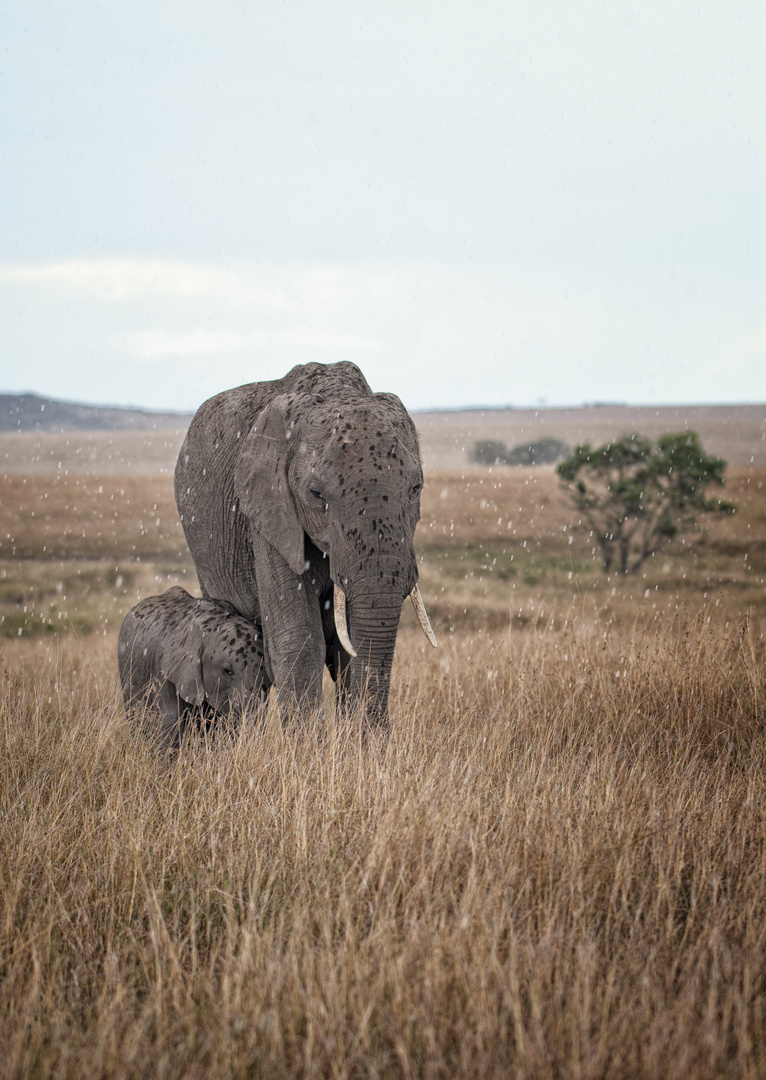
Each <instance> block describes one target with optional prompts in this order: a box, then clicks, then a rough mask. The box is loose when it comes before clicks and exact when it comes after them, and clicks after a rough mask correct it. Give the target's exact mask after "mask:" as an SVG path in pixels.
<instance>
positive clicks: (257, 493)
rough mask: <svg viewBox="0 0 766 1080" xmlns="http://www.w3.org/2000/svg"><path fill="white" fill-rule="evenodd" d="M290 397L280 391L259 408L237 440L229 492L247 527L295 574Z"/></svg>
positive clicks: (299, 546)
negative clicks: (247, 430)
mask: <svg viewBox="0 0 766 1080" xmlns="http://www.w3.org/2000/svg"><path fill="white" fill-rule="evenodd" d="M290 403H291V398H290V397H289V396H288V395H285V394H283V395H281V396H280V397H277V398H275V399H274V400H273V401H272V402H271V403H270V404H269V405H267V406H266V408H265V409H264V410H263V411H262V412H261V413H259V415H258V419H257V420H256V421H255V424H254V426H253V428H252V430H251V431H250V433H249V434H248V435H247V436H246V438H245V439H243V442H242V450H241V452H240V457H239V461H238V462H237V466H236V468H235V470H234V492H235V494H236V496H237V500H238V503H239V509H240V510H241V512H242V513H243V514H245V515H246V516H247V518H248V520H249V522H250V527H251V528H252V529H253V530H254V531H255V532H256V533H257V534H258V535H259V536H262V537H263V538H264V539H265V540H267V541H268V543H270V544H271V545H272V547H275V548H276V549H277V551H278V552H279V553H280V555H281V556H282V558H283V559H284V560H285V561H286V562H287V564H288V565H289V567H290V569H291V570H292V571H293V572H294V573H296V574H302V573H303V571H304V570H305V561H304V560H305V554H304V534H303V526H302V525H301V523H300V520H299V519H298V513H297V510H296V509H295V502H294V501H293V495H292V492H291V490H290V484H289V481H288V476H287V467H288V465H289V463H290V458H291V456H292V449H293V441H292V440H293V439H294V438H297V432H296V430H295V428H294V421H291V419H290V417H289V411H290Z"/></svg>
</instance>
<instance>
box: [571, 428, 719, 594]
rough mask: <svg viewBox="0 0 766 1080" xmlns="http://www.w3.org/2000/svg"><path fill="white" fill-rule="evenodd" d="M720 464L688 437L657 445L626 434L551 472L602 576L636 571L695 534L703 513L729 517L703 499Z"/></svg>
mask: <svg viewBox="0 0 766 1080" xmlns="http://www.w3.org/2000/svg"><path fill="white" fill-rule="evenodd" d="M725 469H726V462H725V461H724V460H723V459H722V458H717V457H710V456H709V455H708V454H706V453H705V451H704V450H703V449H702V446H701V444H700V441H699V437H698V436H697V435H696V433H695V432H693V431H683V432H679V433H677V434H667V435H661V436H660V437H659V439H657V442H656V443H654V444H653V443H652V442H651V441H650V440H649V439H646V438H644V437H643V436H641V435H625V436H623V437H622V438H620V439H617V440H615V441H614V442H609V443H605V444H604V445H603V446H599V447H598V448H596V449H595V450H594V449H593V448H592V447H591V445H590V443H583V444H582V445H580V446H577V447H575V450H574V453H573V454H572V455H571V457H569V458H567V459H566V461H562V462H561V464H560V465H558V466H557V471H558V473H559V476H560V477H561V483H562V485H564V486H565V487H566V488H567V490H568V491H569V494H570V497H571V499H572V502H573V503H574V505H575V507H576V508H577V510H578V511H579V512H580V513H581V514H582V517H583V518H584V520H585V522H586V523H587V525H588V526H589V527H590V529H591V530H592V532H593V535H594V537H595V538H596V541H597V543H598V545H599V548H600V550H601V555H602V558H603V561H604V570H605V571H606V572H607V573H608V572H609V571H610V570H611V569H612V568H613V567H614V566H615V564H617V565H618V566H619V569H620V572H621V573H623V574H628V573H635V571H636V570H638V569H639V567H640V566H642V565H643V563H644V562H645V561H646V559H648V558H649V556H651V555H653V554H655V553H656V552H657V551H658V550H659V549H660V548H661V547H662V546H663V545H664V544H666V543H668V541H670V540H671V539H672V538H673V537H674V536H676V535H677V534H678V533H679V532H680V531H682V530H692V529H696V528H698V527H699V517H700V515H702V514H707V513H734V510H735V507H734V506H733V505H732V504H731V503H729V502H725V501H724V500H722V499H708V498H707V489H708V488H709V487H710V485H711V484H713V485H716V486H718V487H721V486H722V485H723V483H724V477H723V474H724V470H725Z"/></svg>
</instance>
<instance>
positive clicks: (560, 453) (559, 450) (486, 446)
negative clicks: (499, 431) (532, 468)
mask: <svg viewBox="0 0 766 1080" xmlns="http://www.w3.org/2000/svg"><path fill="white" fill-rule="evenodd" d="M569 453H570V449H569V447H568V446H567V444H566V443H565V442H562V441H561V439H552V438H545V439H537V440H536V441H535V442H531V443H519V445H518V446H514V448H513V449H512V450H509V449H508V447H507V446H506V445H505V443H502V442H497V441H496V440H494V439H482V440H480V441H479V442H476V443H474V448H473V460H474V461H475V462H477V463H478V464H479V465H553V464H554V463H555V462H557V461H562V460H563V459H564V458H566V457H568V456H569Z"/></svg>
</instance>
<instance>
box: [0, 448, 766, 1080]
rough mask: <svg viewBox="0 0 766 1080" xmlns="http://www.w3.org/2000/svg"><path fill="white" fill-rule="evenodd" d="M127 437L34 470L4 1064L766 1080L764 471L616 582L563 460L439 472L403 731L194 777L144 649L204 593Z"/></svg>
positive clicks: (9, 808) (289, 749)
mask: <svg viewBox="0 0 766 1080" xmlns="http://www.w3.org/2000/svg"><path fill="white" fill-rule="evenodd" d="M122 437H123V438H124V439H127V440H129V439H130V438H131V437H132V438H133V439H137V438H138V436H128V435H125V436H122ZM89 438H91V439H95V437H89ZM703 441H704V439H703ZM165 442H166V444H167V443H168V442H169V443H171V444H172V438H170V439H166V440H165ZM94 445H95V456H94V457H92V456H91V449H92V448H91V449H89V450H88V453H87V455H83V454H78V453H77V448H73V449H72V456H71V459H70V460H63V461H62V465H61V467H59V462H58V460H57V461H56V466H55V467H52V468H49V469H44V468H38V467H37V465H35V466H34V467H30V468H29V469H12V470H10V471H7V472H5V473H3V472H2V468H1V467H0V521H1V522H2V528H0V542H1V545H2V546H0V619H1V620H2V621H0V671H1V674H0V738H1V739H2V753H1V754H0V1055H1V1056H0V1061H1V1062H2V1065H1V1066H0V1073H2V1074H3V1075H4V1076H6V1075H7V1076H9V1077H16V1076H18V1077H22V1076H34V1077H48V1076H56V1077H72V1078H74V1077H126V1078H127V1077H147V1076H151V1077H168V1078H171V1077H173V1078H175V1077H199V1078H207V1077H245V1076H246V1077H259V1076H264V1077H274V1076H301V1077H303V1076H317V1077H324V1076H328V1077H339V1078H340V1077H346V1076H348V1077H352V1076H381V1077H383V1076H403V1077H420V1076H424V1077H455V1076H490V1077H491V1076H502V1077H506V1076H511V1077H512V1076H518V1077H541V1078H542V1077H558V1076H561V1077H564V1076H566V1077H569V1076H573V1077H594V1078H595V1077H610V1078H615V1077H616V1078H620V1077H643V1076H645V1077H663V1076H667V1077H671V1076H672V1077H678V1076H684V1077H694V1078H696V1077H700V1078H704V1077H721V1076H726V1077H753V1078H755V1077H762V1076H764V1075H766V783H765V782H764V776H765V775H766V773H765V769H764V767H765V766H766V730H765V729H764V716H765V714H766V677H765V674H764V673H765V671H766V639H765V638H764V632H766V584H765V582H766V492H765V491H764V484H766V466H764V465H763V464H759V463H758V462H755V463H751V464H747V463H745V464H738V465H733V466H731V467H730V469H729V470H728V473H727V477H728V479H727V486H726V489H725V495H726V498H727V499H730V500H731V501H733V502H734V503H736V505H737V513H736V514H735V515H734V516H733V517H726V518H721V519H720V520H711V521H710V522H709V524H708V526H707V531H706V532H705V533H704V534H701V535H696V536H686V537H685V538H684V542H681V540H680V539H679V540H678V541H674V542H673V544H672V545H671V546H669V547H668V548H667V549H666V550H664V551H663V552H661V553H660V554H658V555H657V556H656V557H655V558H654V559H652V560H650V561H649V563H647V564H646V565H645V567H644V568H643V569H642V572H641V573H639V574H638V575H636V576H632V577H626V578H620V577H615V576H612V577H611V578H609V579H607V577H606V576H605V575H604V574H603V573H602V572H601V570H600V568H599V563H598V561H597V559H596V558H594V555H597V552H594V551H593V548H594V544H593V538H592V537H590V536H589V535H588V532H587V530H585V529H582V528H580V527H578V522H577V520H576V516H575V517H573V515H572V513H571V511H570V510H569V508H568V506H567V503H566V501H565V498H564V496H563V494H562V493H561V492H560V491H559V488H558V484H557V482H556V477H555V474H554V472H553V471H552V470H551V469H545V468H537V469H510V468H503V467H497V468H493V469H491V470H490V469H489V468H486V467H478V466H465V465H464V466H462V467H460V466H459V465H458V466H456V467H453V466H450V467H449V469H446V468H442V469H439V468H437V467H435V464H434V463H429V461H428V459H427V460H426V465H427V472H426V488H425V493H424V499H423V508H422V509H423V516H422V521H421V525H420V527H419V531H418V536H417V538H416V544H417V547H418V551H419V555H420V559H421V561H420V568H421V588H422V592H423V596H424V599H425V601H426V604H427V606H428V608H429V611H430V613H431V617H432V622H433V624H434V629H435V631H436V633H437V636H438V638H439V648H438V649H437V650H432V649H431V648H430V646H429V645H428V644H427V643H426V642H425V640H424V639H423V637H422V635H421V634H420V633H419V631H418V629H417V626H416V624H415V620H414V618H413V616H412V614H411V612H410V611H409V610H408V609H407V608H406V607H405V609H404V613H403V618H402V629H401V633H400V639H399V643H398V645H397V660H396V664H395V669H394V677H393V686H392V703H391V719H392V731H391V736H390V738H389V739H388V740H386V741H384V740H382V739H379V738H377V737H371V738H370V739H368V740H367V741H366V742H364V743H363V742H362V741H361V740H360V738H359V735H358V731H357V730H356V729H355V728H354V727H353V725H352V726H351V727H349V728H339V727H337V726H336V725H335V723H334V722H332V721H331V720H329V719H327V718H324V719H323V718H322V717H316V718H314V720H313V721H311V722H308V723H306V724H305V725H304V726H302V727H299V728H296V727H292V726H288V727H285V728H282V727H281V725H280V724H279V722H278V719H277V717H276V716H275V715H273V714H272V715H270V717H269V719H268V722H267V725H266V728H265V730H264V731H255V730H252V728H251V727H250V726H249V725H248V724H247V723H246V722H245V723H244V724H243V725H242V727H241V728H240V730H239V732H238V733H237V734H234V733H226V732H222V733H221V735H219V736H218V737H216V738H215V739H214V740H212V741H211V742H209V743H206V742H205V741H204V740H203V739H202V738H201V737H200V738H197V739H195V740H192V741H191V743H190V744H189V745H188V746H187V748H186V750H185V752H184V753H183V755H182V756H180V757H179V758H177V759H175V760H172V761H168V760H165V759H161V758H158V757H157V755H156V753H154V752H153V751H152V748H151V746H150V744H149V743H148V742H147V741H146V740H145V739H143V738H142V737H141V735H140V734H139V733H137V732H136V731H135V730H133V729H132V727H131V726H130V725H129V723H128V722H127V721H126V719H125V716H124V713H123V708H122V702H121V698H120V695H119V692H118V682H117V670H116V637H117V631H118V629H119V625H120V622H121V620H122V617H123V615H124V614H125V612H126V611H127V610H128V609H129V608H130V607H131V606H132V605H133V604H134V603H136V601H137V600H138V599H139V598H140V597H143V596H146V595H149V594H151V593H154V592H158V591H162V590H163V589H164V588H166V587H168V586H169V585H170V584H175V583H179V584H183V585H184V586H185V587H187V588H189V589H190V591H193V592H194V591H196V579H195V576H194V571H193V566H192V564H191V560H190V558H189V555H188V552H187V550H186V547H185V544H184V540H183V534H182V531H181V528H180V525H179V524H178V520H177V514H176V511H175V505H174V502H173V495H172V477H171V474H170V472H168V471H167V463H164V464H160V462H161V461H164V459H163V458H162V455H161V454H160V455H158V456H152V455H149V457H150V458H151V460H150V461H149V463H148V464H146V460H145V459H142V457H141V454H140V451H139V449H138V448H137V444H129V443H126V444H125V445H126V447H127V450H126V451H125V453H123V452H122V450H121V451H120V454H121V456H116V457H115V459H114V460H112V459H106V458H105V457H104V456H103V455H102V457H101V462H102V465H103V467H102V468H97V467H96V466H97V465H98V461H99V456H98V455H99V453H100V452H102V451H103V446H101V444H99V443H98V440H97V439H95V443H94ZM157 445H159V443H158V444H157ZM131 447H132V448H131ZM99 448H100V449H99ZM166 448H167V447H166ZM0 449H2V447H0ZM169 449H172V446H170V447H169ZM152 454H154V451H152ZM126 455H127V456H126ZM38 456H39V455H38ZM53 456H54V457H56V458H58V457H59V450H58V448H54V455H53ZM78 458H79V459H81V460H77V459H78ZM83 459H86V460H83ZM126 460H129V461H130V462H131V465H130V468H128V467H126V466H124V465H123V467H122V468H120V462H125V461H126ZM142 460H144V464H145V467H144V468H143V469H142V468H139V467H137V466H138V464H139V463H140V462H141V461H142ZM38 464H39V463H38ZM328 696H329V688H328Z"/></svg>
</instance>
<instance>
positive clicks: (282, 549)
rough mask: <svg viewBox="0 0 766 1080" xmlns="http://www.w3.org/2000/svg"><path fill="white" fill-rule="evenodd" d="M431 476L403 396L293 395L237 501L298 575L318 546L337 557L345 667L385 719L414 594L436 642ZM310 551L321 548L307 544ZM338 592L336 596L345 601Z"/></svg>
mask: <svg viewBox="0 0 766 1080" xmlns="http://www.w3.org/2000/svg"><path fill="white" fill-rule="evenodd" d="M422 486H423V471H422V468H421V464H420V455H419V450H418V442H417V434H416V432H415V427H414V424H413V423H412V420H411V418H410V416H409V415H408V413H407V411H406V410H405V408H404V406H403V405H402V403H401V402H400V401H399V399H398V398H397V397H396V396H395V395H393V394H369V393H368V394H367V395H366V396H360V397H353V398H351V399H350V400H349V401H348V402H347V403H345V404H344V405H343V406H341V407H339V406H338V404H337V402H332V403H331V402H325V401H323V400H322V396H321V395H314V396H311V395H306V394H284V395H281V396H279V397H277V398H275V399H274V400H273V401H271V403H270V404H269V405H268V406H267V407H266V408H265V409H264V410H263V412H262V413H261V414H260V415H259V417H258V419H257V421H256V423H255V425H254V427H253V429H252V431H251V432H250V433H249V434H248V435H247V437H246V438H245V440H244V444H243V449H242V453H241V456H240V459H239V463H238V466H237V469H236V472H235V494H236V496H237V499H238V501H239V508H240V510H241V511H242V512H243V513H244V514H246V516H247V517H248V519H249V521H250V526H251V529H252V530H253V532H254V533H255V534H257V536H259V537H260V538H262V539H265V540H267V541H268V543H269V544H271V545H272V546H273V547H274V548H276V549H277V551H278V552H279V553H280V554H281V555H282V557H283V558H284V560H285V561H286V562H287V563H288V564H289V566H290V568H291V569H292V571H293V572H294V573H295V574H296V575H301V574H303V573H304V572H305V571H306V570H309V569H310V568H311V566H310V558H311V545H313V548H314V549H316V550H318V552H319V553H321V555H323V556H325V557H326V558H328V559H329V579H330V580H331V582H332V585H331V586H330V589H329V596H325V597H323V598H322V603H323V605H324V606H325V607H326V606H327V605H329V604H332V602H333V599H334V608H335V613H336V620H335V622H336V628H337V642H338V643H339V644H340V645H341V646H343V652H342V653H341V654H340V661H341V662H340V665H339V666H340V668H341V669H344V668H346V667H347V668H348V670H347V671H346V675H345V685H346V689H347V690H348V691H349V692H350V694H351V699H352V701H354V702H355V701H358V700H359V698H360V697H361V696H363V695H364V694H365V693H367V694H368V695H369V702H368V705H369V712H370V713H372V714H382V713H385V710H386V705H387V699H388V687H389V681H390V673H391V663H392V660H393V653H394V646H395V643H396V633H397V629H398V625H399V616H400V614H401V607H402V601H403V600H404V599H405V598H406V597H407V596H408V595H412V596H413V601H414V602H416V610H417V611H418V616H419V618H420V621H421V625H422V626H423V628H424V630H425V631H426V633H427V634H428V636H429V638H430V640H431V641H432V644H434V645H435V644H436V639H435V638H434V636H433V631H432V630H431V628H430V625H429V624H428V618H427V616H426V614H425V609H424V608H423V605H422V601H421V600H420V593H419V590H418V588H417V580H418V567H417V561H416V557H415V550H414V546H413V537H414V533H415V526H416V525H417V522H418V519H419V517H420V492H421V489H422ZM307 541H309V542H310V544H309V543H307ZM333 594H334V596H333Z"/></svg>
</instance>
